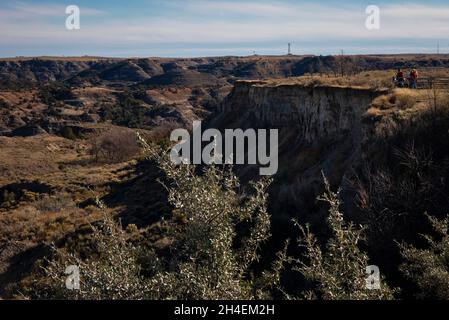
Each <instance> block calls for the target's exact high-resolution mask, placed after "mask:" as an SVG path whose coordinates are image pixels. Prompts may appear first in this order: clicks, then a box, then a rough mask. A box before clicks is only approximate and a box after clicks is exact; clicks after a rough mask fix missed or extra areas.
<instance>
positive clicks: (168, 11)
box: [0, 0, 449, 57]
mask: <svg viewBox="0 0 449 320" xmlns="http://www.w3.org/2000/svg"><path fill="white" fill-rule="evenodd" d="M68 5H78V6H79V7H80V10H81V29H80V30H72V31H69V30H67V29H66V28H65V20H66V18H67V15H66V14H65V8H66V6H68ZM368 5H377V6H378V7H379V8H380V18H381V20H380V29H379V30H368V29H367V28H366V27H365V20H366V18H367V14H366V12H365V9H366V7H367V6H368ZM288 42H291V43H292V48H293V53H295V54H337V53H339V52H340V51H341V50H344V52H345V53H347V54H359V53H431V52H435V51H436V47H437V43H438V42H440V48H441V49H440V51H441V52H444V53H449V1H448V0H445V1H440V0H433V1H432V0H431V1H426V2H424V1H422V2H416V1H411V2H410V1H395V0H391V1H383V0H382V1H376V0H373V1H364V0H362V1H356V0H352V1H335V0H327V1H307V0H300V1H293V0H283V1H278V0H240V1H236V0H165V1H163V0H128V1H123V0H122V1H115V0H109V1H106V0H97V1H94V0H71V1H56V0H44V1H30V0H20V1H16V0H10V1H6V0H1V3H0V56H2V57H10V56H36V55H65V56H79V55H101V56H116V57H130V56H141V57H148V56H166V57H193V56H219V55H250V54H252V53H253V52H254V51H255V52H256V53H258V54H284V53H286V50H287V43H288Z"/></svg>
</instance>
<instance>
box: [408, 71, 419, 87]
mask: <svg viewBox="0 0 449 320" xmlns="http://www.w3.org/2000/svg"><path fill="white" fill-rule="evenodd" d="M409 84H410V88H412V89H418V71H417V70H416V69H412V71H410V75H409Z"/></svg>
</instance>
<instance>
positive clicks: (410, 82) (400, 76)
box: [394, 69, 418, 89]
mask: <svg viewBox="0 0 449 320" xmlns="http://www.w3.org/2000/svg"><path fill="white" fill-rule="evenodd" d="M394 82H395V84H396V87H399V88H404V87H407V86H408V87H409V88H411V89H417V88H418V71H417V70H416V69H411V70H410V72H409V74H408V77H407V79H406V78H405V73H404V72H403V71H402V70H401V69H398V72H397V73H396V76H395V78H394Z"/></svg>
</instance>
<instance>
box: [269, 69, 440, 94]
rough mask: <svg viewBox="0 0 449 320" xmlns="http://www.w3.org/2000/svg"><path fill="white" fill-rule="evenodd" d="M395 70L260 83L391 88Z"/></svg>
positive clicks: (435, 72)
mask: <svg viewBox="0 0 449 320" xmlns="http://www.w3.org/2000/svg"><path fill="white" fill-rule="evenodd" d="M419 72H420V77H425V78H427V77H434V78H446V77H449V70H448V69H422V70H419ZM395 74H396V70H378V71H364V72H360V73H358V74H356V75H352V76H344V77H335V76H331V75H318V74H312V75H305V76H302V77H290V78H285V79H268V80H265V81H262V82H261V85H267V86H273V85H303V86H313V85H317V86H334V87H353V88H372V89H392V88H393V86H394V85H393V81H392V79H393V77H394V76H395Z"/></svg>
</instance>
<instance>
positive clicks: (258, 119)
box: [216, 81, 386, 143]
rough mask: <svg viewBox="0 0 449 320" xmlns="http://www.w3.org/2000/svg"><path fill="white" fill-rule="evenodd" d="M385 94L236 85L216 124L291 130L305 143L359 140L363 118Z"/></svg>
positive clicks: (263, 84)
mask: <svg viewBox="0 0 449 320" xmlns="http://www.w3.org/2000/svg"><path fill="white" fill-rule="evenodd" d="M385 93H386V91H376V90H372V89H362V88H346V87H324V86H316V87H303V86H300V85H271V84H269V83H266V82H263V81H237V82H236V84H235V87H234V89H233V91H232V93H231V94H230V95H229V96H228V97H227V98H226V99H225V101H224V102H223V104H222V105H221V108H220V112H221V114H220V115H219V117H218V118H217V119H216V121H217V122H221V125H222V126H223V125H224V124H227V125H230V126H232V127H242V128H249V127H251V126H256V127H269V128H279V129H282V128H290V129H293V130H295V132H296V134H297V137H298V138H299V139H302V140H304V141H305V142H306V143H313V142H316V141H319V140H323V139H328V138H331V139H332V138H335V137H337V136H341V135H346V134H347V133H348V132H351V133H352V134H355V135H358V136H359V137H360V134H361V121H360V120H361V116H362V115H363V113H365V112H366V110H367V109H368V108H369V106H370V104H371V102H372V101H373V99H374V98H375V97H377V96H379V95H382V94H385ZM225 119H230V120H225ZM235 119H237V121H236V120H235ZM223 120H224V121H223Z"/></svg>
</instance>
